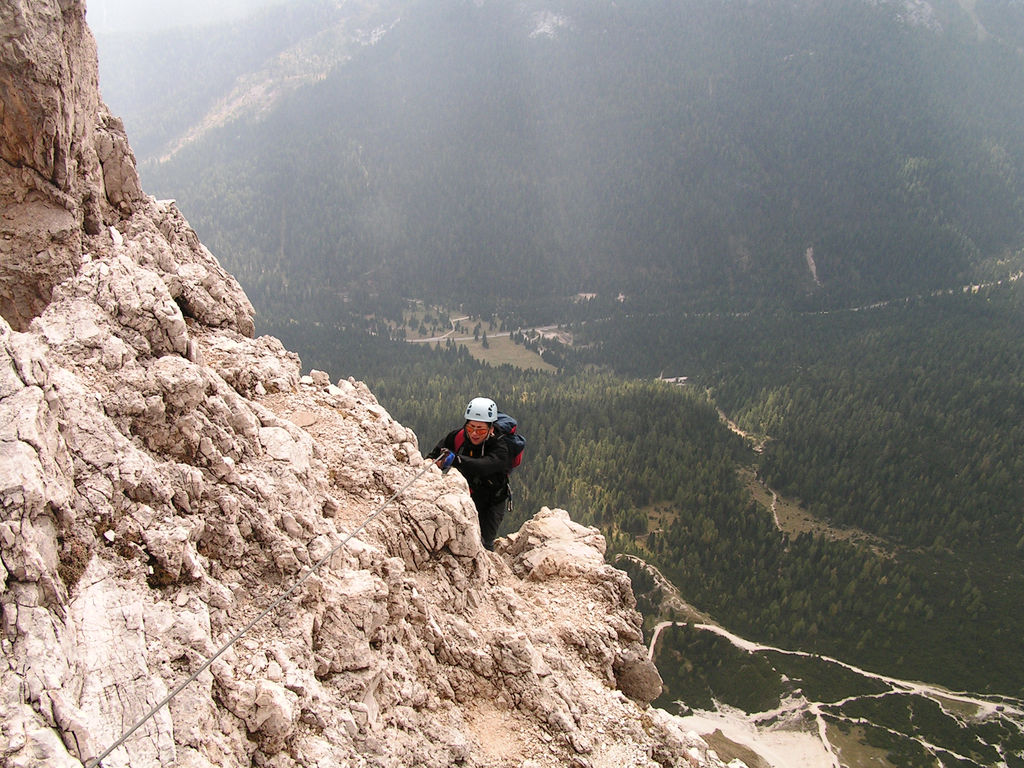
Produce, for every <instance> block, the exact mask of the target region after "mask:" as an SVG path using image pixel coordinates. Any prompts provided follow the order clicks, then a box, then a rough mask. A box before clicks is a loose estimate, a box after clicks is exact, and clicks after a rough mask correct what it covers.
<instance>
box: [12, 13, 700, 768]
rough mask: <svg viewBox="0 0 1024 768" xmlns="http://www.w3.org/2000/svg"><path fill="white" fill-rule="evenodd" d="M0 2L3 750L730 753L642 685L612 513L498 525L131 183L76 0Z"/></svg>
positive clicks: (516, 757) (24, 760)
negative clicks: (284, 336) (607, 552)
mask: <svg viewBox="0 0 1024 768" xmlns="http://www.w3.org/2000/svg"><path fill="white" fill-rule="evenodd" d="M0 23H2V29H3V33H2V37H0V96H2V98H3V112H2V120H3V138H2V144H0V170H2V182H0V184H2V186H0V195H2V202H3V214H2V218H0V226H2V229H3V232H2V240H0V247H2V251H0V309H2V315H3V319H2V320H0V509H2V518H0V618H2V627H0V644H2V646H3V662H2V663H0V763H2V764H4V765H10V766H78V765H81V764H82V763H83V762H86V761H89V760H92V759H93V758H96V757H98V756H100V755H101V754H103V753H104V752H106V751H108V748H110V747H112V746H114V745H115V744H117V746H116V748H115V749H113V750H112V751H110V753H109V755H108V756H106V757H105V758H104V760H103V764H104V765H107V766H128V765H131V766H189V767H195V768H199V767H201V766H202V767H205V766H249V765H261V766H278V767H280V768H286V767H288V766H317V765H319V766H327V765H337V766H396V767H397V766H438V767H440V766H450V765H465V766H506V765H521V766H532V767H533V768H539V767H541V766H593V767H594V768H598V767H602V766H607V767H608V768H611V766H616V767H618V766H650V767H651V768H653V766H658V765H660V766H683V765H686V766H691V765H717V764H719V763H718V761H717V759H716V758H715V757H714V755H713V753H711V754H709V753H708V749H707V746H706V745H705V744H704V743H703V742H701V741H700V740H699V739H697V738H696V737H695V736H693V735H692V734H689V735H688V734H685V733H682V732H680V731H679V729H678V728H677V727H676V726H675V725H674V724H673V721H672V720H671V718H669V717H668V716H667V715H665V714H664V713H662V712H660V711H659V710H655V709H652V708H650V707H649V706H648V702H649V701H650V700H651V699H653V698H654V697H655V696H656V695H657V694H658V692H659V690H660V679H659V678H658V676H657V672H656V670H654V668H653V666H651V665H650V663H649V662H647V661H646V655H645V654H644V648H643V645H642V636H641V630H640V618H639V615H638V614H637V612H636V610H635V607H634V606H635V604H634V601H633V595H632V591H631V589H630V584H629V580H628V578H627V577H626V576H625V575H624V574H623V573H622V572H621V571H618V570H616V569H614V568H612V567H611V566H609V565H607V564H606V563H605V562H604V558H603V552H604V540H603V539H602V538H601V536H600V534H599V533H598V532H597V531H596V530H594V529H588V528H583V527H582V526H579V525H577V524H575V523H573V522H572V521H571V520H570V519H569V516H568V514H567V513H566V512H564V511H560V510H547V509H544V510H541V512H540V513H539V514H538V516H537V517H536V518H535V519H534V520H533V521H531V523H529V524H528V525H527V526H525V527H524V529H523V530H522V531H521V532H520V533H519V534H517V535H515V536H513V537H510V538H509V539H508V540H506V541H503V542H502V543H501V546H500V547H499V551H498V552H497V553H494V554H492V553H488V552H487V551H486V550H484V549H483V548H482V546H481V544H480V539H479V532H478V530H477V527H476V516H475V512H474V509H473V506H472V502H471V501H470V499H469V496H468V494H467V490H466V486H465V484H464V482H463V481H462V479H461V477H459V476H458V475H457V474H456V473H452V474H450V475H445V476H443V475H441V474H440V472H439V471H437V470H436V468H434V467H433V466H432V465H431V464H429V463H425V462H424V461H423V459H422V458H421V456H420V453H419V448H418V444H417V439H416V436H415V435H414V434H413V433H412V432H411V431H410V430H408V429H406V428H405V427H403V426H402V425H401V424H399V423H397V422H396V421H394V420H393V419H392V418H391V417H390V415H389V414H388V413H387V412H386V411H385V409H384V408H382V407H381V406H380V405H379V403H377V401H376V400H375V398H374V397H373V395H372V393H370V392H369V391H368V390H367V388H366V387H365V385H363V384H361V383H360V382H356V381H353V380H351V379H350V380H341V381H338V382H336V383H331V381H330V380H329V378H328V377H327V376H326V375H325V374H322V373H318V372H313V373H312V374H311V375H309V376H301V371H300V363H299V360H298V359H297V357H296V356H295V355H294V354H292V353H290V352H288V351H287V350H285V349H284V348H283V347H282V346H281V344H280V343H279V342H278V341H277V340H275V339H272V338H267V337H263V338H253V330H254V326H253V321H252V307H251V306H250V304H249V302H248V300H247V299H246V297H245V295H244V293H243V292H242V291H241V289H240V287H239V286H238V284H237V282H235V280H234V279H233V278H231V277H230V276H229V275H227V274H226V273H225V272H224V271H223V270H222V269H221V268H220V266H219V265H218V263H217V261H216V259H214V257H213V256H212V255H211V254H210V253H209V252H208V251H207V250H206V248H204V247H203V246H202V245H201V244H200V243H199V241H198V239H197V238H196V236H195V233H194V232H193V231H192V229H191V228H190V227H189V226H188V224H187V223H186V222H185V221H184V220H183V218H182V217H181V215H180V214H179V213H178V212H177V210H176V209H175V208H174V206H173V204H170V203H161V202H157V201H155V200H153V199H151V198H148V197H146V196H145V195H143V194H142V192H141V190H140V189H139V184H138V179H137V177H136V175H135V173H134V163H133V160H132V156H131V151H130V149H129V148H128V143H127V141H126V139H125V136H124V133H123V130H122V129H121V126H120V124H119V123H118V121H117V120H115V119H113V118H112V117H110V116H109V115H108V114H106V113H105V110H104V108H103V106H102V104H101V103H100V101H99V97H98V94H97V91H96V82H95V81H96V77H95V67H96V65H95V50H94V47H93V44H92V41H91V37H90V35H89V32H88V30H87V29H86V27H85V25H84V6H83V4H82V3H80V2H75V1H74V0H61V1H60V2H58V0H31V2H29V0H24V2H19V0H13V1H12V0H5V1H4V3H3V4H2V5H0ZM396 492H400V493H399V494H398V495H397V497H394V495H395V494H396ZM392 497H394V498H392ZM257 619H259V620H258V621H257ZM211 659H212V662H211ZM179 686H184V687H182V688H181V690H180V692H178V693H177V694H176V695H175V696H173V698H171V699H170V701H169V702H166V701H165V699H166V697H167V696H168V694H169V693H170V692H172V691H175V690H176V689H178V687H179ZM147 715H149V717H148V718H146V716H147ZM144 718H146V719H144ZM136 724H139V725H138V728H137V729H136V730H135V731H134V732H133V733H131V735H129V736H127V737H126V738H124V739H123V741H121V739H122V737H123V736H125V735H126V733H127V732H128V731H129V729H131V728H132V727H133V726H134V725H136ZM119 741H121V743H118V742H119Z"/></svg>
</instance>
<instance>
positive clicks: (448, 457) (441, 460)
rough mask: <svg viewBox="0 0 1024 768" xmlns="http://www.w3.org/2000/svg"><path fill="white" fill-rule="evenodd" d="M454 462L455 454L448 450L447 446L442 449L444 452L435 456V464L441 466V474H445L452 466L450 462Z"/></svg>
mask: <svg viewBox="0 0 1024 768" xmlns="http://www.w3.org/2000/svg"><path fill="white" fill-rule="evenodd" d="M454 463H455V454H454V453H452V452H451V451H449V450H448V449H447V448H445V449H444V453H442V454H441V455H440V456H438V457H437V462H436V464H437V466H439V467H440V468H441V474H442V475H443V474H445V473H446V472H448V470H449V469H451V468H452V464H454Z"/></svg>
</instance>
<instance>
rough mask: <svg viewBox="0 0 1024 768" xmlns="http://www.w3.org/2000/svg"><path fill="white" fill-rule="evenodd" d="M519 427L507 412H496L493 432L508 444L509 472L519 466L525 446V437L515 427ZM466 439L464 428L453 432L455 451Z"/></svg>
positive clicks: (457, 450)
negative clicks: (496, 416)
mask: <svg viewBox="0 0 1024 768" xmlns="http://www.w3.org/2000/svg"><path fill="white" fill-rule="evenodd" d="M518 427H519V422H517V421H516V420H515V419H513V418H512V417H511V416H509V415H508V414H507V413H500V412H499V413H498V418H497V419H496V420H495V421H494V433H495V434H496V435H497V436H498V437H500V438H501V439H502V440H504V441H505V445H507V446H508V471H509V472H511V471H512V470H513V469H515V468H516V467H518V466H519V464H520V462H522V460H523V449H524V448H525V447H526V438H525V437H523V436H522V435H520V434H519V433H518V432H517V431H516V429H517V428H518ZM465 440H466V433H465V431H464V430H461V429H460V430H459V431H458V432H456V433H455V452H456V453H458V452H459V449H460V448H461V447H462V444H463V442H465Z"/></svg>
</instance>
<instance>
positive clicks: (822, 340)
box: [268, 283, 1024, 695]
mask: <svg viewBox="0 0 1024 768" xmlns="http://www.w3.org/2000/svg"><path fill="white" fill-rule="evenodd" d="M1021 301H1022V297H1021V287H1020V285H1019V284H1017V283H1012V284H1008V285H1006V286H1002V287H994V288H991V289H987V290H983V291H979V292H977V293H975V292H971V293H968V294H962V293H957V294H956V295H945V296H940V297H932V298H929V299H920V300H915V301H912V302H899V303H898V304H894V305H892V306H890V307H879V308H875V309H872V310H867V311H848V312H832V313H821V314H811V315H801V314H792V313H776V314H772V315H768V316H764V317H759V318H757V321H756V322H754V319H753V318H752V317H749V316H746V317H735V316H732V315H729V314H726V315H721V316H710V315H702V316H696V317H692V316H691V317H687V316H673V315H671V313H668V314H665V313H659V314H657V315H650V316H641V315H640V313H636V314H634V313H633V312H631V311H630V308H629V307H626V308H624V309H623V310H622V315H621V316H620V317H616V318H609V319H604V320H599V321H597V320H595V321H578V322H577V323H576V324H573V325H569V326H567V327H570V328H572V329H573V331H574V332H575V334H576V335H577V338H578V339H579V341H580V344H579V346H578V347H575V348H573V349H561V350H560V351H559V357H560V359H561V360H562V361H563V362H564V365H563V367H562V368H561V369H560V370H559V371H558V372H556V373H543V372H536V371H524V370H519V369H516V368H513V367H511V366H508V365H505V366H491V365H487V364H484V363H481V362H479V361H477V360H475V359H474V358H473V357H472V356H471V355H470V354H469V352H468V350H467V349H466V347H465V346H462V345H458V344H455V343H448V344H446V345H440V344H438V345H434V346H430V345H428V346H426V347H415V348H414V345H410V344H400V343H394V342H389V341H386V340H385V339H384V338H382V337H381V336H370V335H367V334H366V333H365V332H364V331H361V330H357V329H348V330H342V329H340V328H327V327H321V328H319V329H317V330H316V331H314V332H312V335H309V334H310V332H309V331H308V330H307V329H302V330H301V332H299V331H297V329H296V327H295V326H292V327H290V328H289V327H288V326H281V327H279V328H273V329H268V330H272V332H273V333H274V334H275V335H278V336H280V337H281V338H282V339H283V340H285V341H286V343H289V345H290V346H292V348H295V349H297V350H299V351H300V353H301V354H302V355H303V359H304V362H305V363H306V364H308V365H311V366H313V367H321V368H323V369H325V370H329V371H332V372H333V373H334V374H335V375H344V374H345V373H346V372H348V371H359V374H360V377H361V378H365V380H366V381H367V382H368V383H369V384H370V385H371V387H372V388H373V390H374V392H375V393H376V394H377V395H378V397H379V398H380V400H381V402H382V403H383V404H384V405H385V406H386V407H387V408H388V409H389V410H390V411H391V412H392V414H393V415H395V417H396V418H399V419H400V420H401V421H403V423H406V424H408V425H409V426H411V427H412V428H413V429H414V430H415V431H416V432H417V435H418V436H419V438H420V441H421V449H422V450H423V451H424V452H426V451H427V450H428V449H429V447H430V446H432V445H433V443H434V441H436V440H437V439H439V438H440V437H441V436H442V435H443V434H444V433H445V432H446V431H447V430H448V429H451V428H453V427H454V426H455V425H457V424H458V422H459V414H460V412H461V408H462V406H463V401H465V400H467V399H468V398H469V397H472V396H475V395H476V394H480V393H485V394H487V395H489V396H492V397H494V398H495V399H496V400H497V402H498V403H499V405H500V406H501V407H502V408H504V409H506V410H508V411H509V412H510V413H512V414H513V415H515V416H516V417H517V418H518V419H519V420H520V423H521V425H522V430H523V432H524V434H525V435H526V436H527V439H528V447H527V453H526V459H525V460H524V462H523V465H522V466H521V467H520V468H519V469H517V470H516V471H515V472H514V475H513V489H514V495H515V512H514V514H513V515H512V516H511V517H510V518H509V519H508V520H507V521H506V525H505V526H504V528H503V530H504V531H505V532H507V531H509V530H514V529H515V528H517V527H518V525H519V524H520V523H521V522H522V521H523V520H524V519H525V518H527V517H529V516H530V515H532V514H533V513H534V512H536V511H537V509H539V507H540V506H541V505H547V506H562V507H564V508H566V509H568V510H569V511H570V513H571V514H572V515H573V517H574V519H577V520H579V521H581V522H584V523H587V524H592V525H597V526H599V527H600V528H601V529H602V530H604V531H605V532H606V534H607V535H608V539H609V544H610V547H611V548H612V549H613V550H614V551H616V552H621V553H631V554H637V555H639V556H641V557H643V558H645V559H647V560H648V561H650V562H652V563H654V564H655V565H657V566H658V567H659V568H660V569H661V570H662V571H663V572H664V573H665V574H666V575H668V576H669V577H670V579H671V580H672V581H673V582H674V583H675V584H677V585H678V586H679V588H680V589H681V591H682V593H683V594H684V595H685V596H686V597H687V599H688V600H689V601H690V602H692V603H693V604H695V605H697V606H699V607H700V608H701V609H703V610H705V611H707V612H709V613H711V614H712V615H713V616H714V617H715V618H716V620H718V621H720V622H722V623H723V624H724V625H726V626H728V627H730V628H732V629H734V630H735V631H737V632H740V633H742V634H745V635H747V636H749V637H755V638H758V639H761V640H763V641H771V642H774V643H777V644H780V645H785V646H789V647H798V648H802V649H804V650H816V651H819V652H822V653H829V654H831V655H834V656H837V657H840V658H844V659H848V660H850V661H853V662H856V663H858V664H860V665H862V666H865V667H867V668H872V669H878V670H885V671H887V672H888V673H891V674H898V675H900V676H904V677H913V678H919V679H928V680H937V681H940V682H943V683H945V684H948V685H952V686H956V687H963V688H969V689H973V690H981V691H984V690H996V691H1001V692H1007V693H1017V694H1018V695H1019V694H1020V692H1021V690H1022V686H1024V675H1022V673H1021V669H1022V668H1024V667H1022V664H1021V662H1022V661H1024V659H1022V658H1021V652H1020V649H1019V643H1017V642H1016V640H1015V638H1017V637H1019V636H1020V633H1021V632H1022V631H1024V625H1022V619H1021V617H1020V615H1019V612H1018V611H1016V606H1017V605H1018V604H1019V603H1020V601H1021V600H1022V599H1024V581H1022V574H1024V567H1022V566H1024V541H1022V536H1024V527H1022V525H1024V517H1022V514H1021V512H1022V510H1024V475H1022V473H1021V471H1020V470H1021V461H1022V458H1021V457H1022V456H1024V432H1022V427H1021V425H1022V424H1024V377H1022V373H1024V336H1022V334H1020V333H1019V330H1018V329H1019V328H1020V327H1021V321H1022V319H1024V318H1022V307H1021ZM666 371H668V372H671V373H672V375H678V374H684V375H687V376H688V377H689V379H688V381H687V383H686V384H685V385H684V386H682V387H680V386H677V385H673V384H668V383H665V382H663V381H658V380H657V377H658V375H659V373H661V372H666ZM718 407H721V408H724V409H725V410H726V411H727V412H728V413H729V414H730V415H732V416H733V417H734V418H735V419H736V420H737V421H738V422H739V423H740V424H741V425H742V426H743V427H744V428H745V429H747V430H748V431H750V432H754V433H757V434H760V435H765V436H767V438H768V439H767V441H766V443H765V447H764V451H763V452H762V453H757V452H755V451H754V450H752V448H751V447H750V444H749V443H748V442H745V441H744V440H742V439H741V438H740V437H738V436H737V435H736V434H734V433H733V432H732V431H730V430H729V429H728V428H727V427H726V426H725V425H724V424H723V423H722V421H721V419H720V418H719V415H718V413H717V410H716V408H718ZM742 467H752V468H754V470H755V471H756V473H757V475H758V476H759V477H760V478H761V480H762V481H763V482H764V483H766V484H768V485H769V486H771V487H773V488H775V489H776V490H777V491H779V492H780V493H783V494H785V495H787V496H791V497H792V498H795V499H798V500H799V501H800V502H801V503H802V504H803V505H804V507H805V508H806V509H807V510H808V511H809V512H811V513H812V514H813V515H815V516H816V517H818V518H819V519H821V520H823V521H830V522H833V523H835V524H836V525H837V526H853V527H855V528H857V529H860V530H862V531H864V532H866V533H870V534H874V536H875V537H876V538H875V540H877V541H881V542H883V544H882V546H881V547H878V546H867V545H865V544H864V543H863V542H861V543H857V542H851V541H844V540H833V539H831V538H829V537H824V536H820V535H812V534H810V533H803V534H801V535H797V536H787V535H785V534H784V533H782V532H780V531H779V530H778V528H777V527H776V525H775V523H774V521H773V518H772V515H771V512H770V511H769V510H768V509H767V508H766V507H765V506H763V505H758V504H757V503H755V501H754V500H753V498H752V495H751V493H750V492H749V489H747V488H746V487H745V486H744V484H743V482H742V479H741V476H740V474H739V472H738V470H739V469H740V468H742ZM654 618H655V617H653V616H652V617H651V619H652V620H653V619H654Z"/></svg>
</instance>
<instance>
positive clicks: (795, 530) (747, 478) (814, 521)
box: [739, 467, 892, 556]
mask: <svg viewBox="0 0 1024 768" xmlns="http://www.w3.org/2000/svg"><path fill="white" fill-rule="evenodd" d="M739 473H740V478H741V479H742V480H743V483H744V485H746V487H747V491H748V492H749V493H750V495H751V496H752V497H753V499H754V501H755V502H757V503H758V504H759V505H760V506H762V507H764V508H765V509H766V510H767V511H768V512H769V514H770V513H771V510H772V504H773V503H774V505H775V518H776V520H778V525H779V528H780V529H781V530H782V532H783V533H785V534H786V535H787V536H789V538H791V539H795V538H796V537H797V536H799V535H800V534H801V533H810V534H812V535H814V536H823V537H825V538H826V539H828V540H830V541H847V542H852V543H860V544H865V545H867V546H869V547H871V548H872V549H873V550H874V551H875V553H876V554H879V555H883V556H890V555H891V554H892V552H891V551H890V550H889V549H888V547H887V546H886V544H885V542H884V541H883V540H882V539H879V538H878V537H877V536H872V535H871V534H869V533H866V532H864V531H862V530H859V529H857V528H837V527H834V526H831V525H829V524H828V523H826V522H824V521H822V520H819V519H818V518H816V517H814V516H813V515H812V514H811V513H810V512H808V511H807V510H806V509H804V508H803V507H802V506H800V504H799V503H798V502H796V501H793V500H792V499H787V498H785V497H783V496H778V495H775V496H773V494H772V492H771V489H769V488H767V487H765V486H764V485H763V484H762V483H761V482H760V481H759V480H758V479H757V477H755V475H754V470H753V469H752V468H750V467H741V468H740V470H739Z"/></svg>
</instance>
